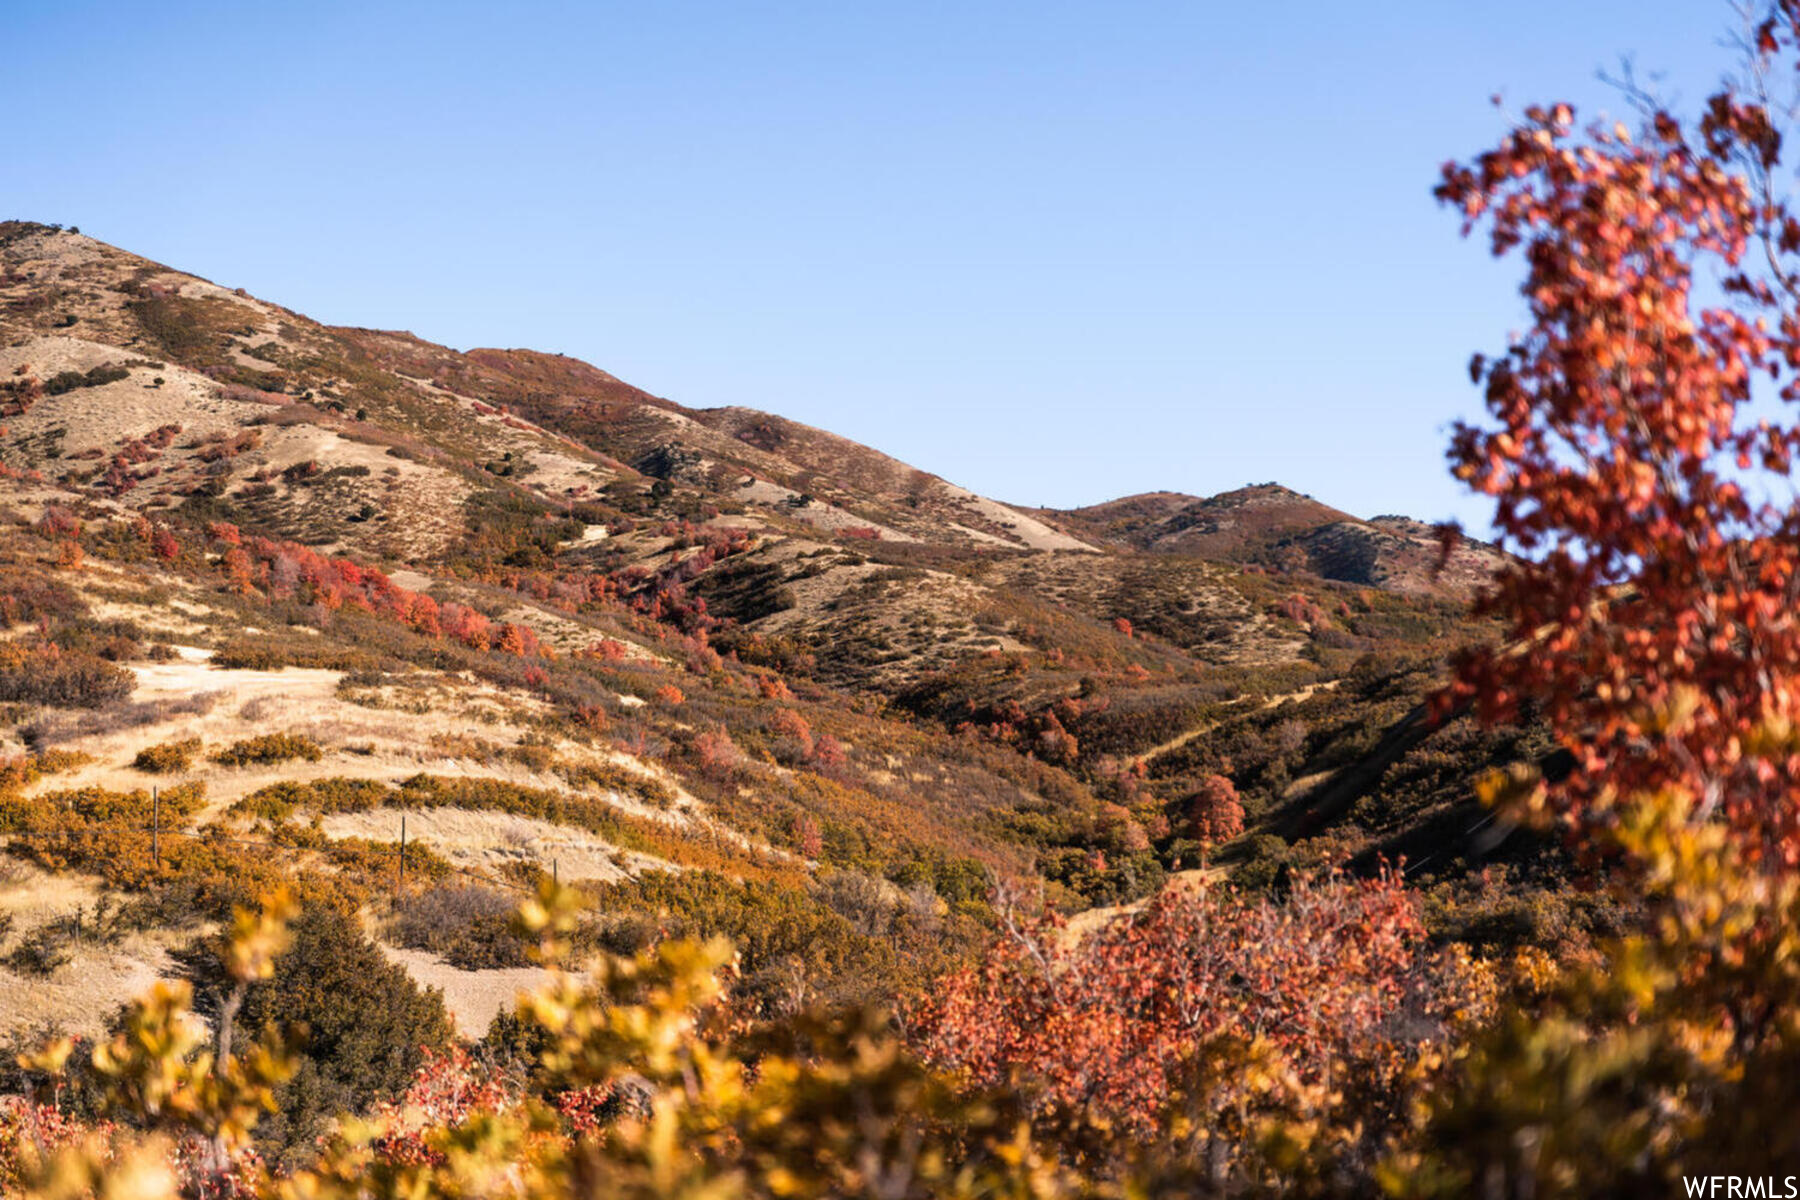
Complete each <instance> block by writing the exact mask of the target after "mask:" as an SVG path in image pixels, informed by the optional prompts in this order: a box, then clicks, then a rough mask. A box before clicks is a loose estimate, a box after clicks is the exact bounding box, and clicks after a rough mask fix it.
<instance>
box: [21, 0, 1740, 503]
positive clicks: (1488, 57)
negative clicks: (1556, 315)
mask: <svg viewBox="0 0 1800 1200" xmlns="http://www.w3.org/2000/svg"><path fill="white" fill-rule="evenodd" d="M1729 24H1730V10H1729V8H1728V6H1727V5H1726V4H1725V3H1724V2H1723V0H1716V2H1715V0H1578V2H1571V0H1507V2H1505V3H1499V2H1494V0H1382V2H1380V3H1364V4H1354V3H1344V2H1343V0H1294V2H1287V3H1275V2H1273V0H1236V2H1233V3H1215V2H1211V0H1187V2H1185V3H1178V2H1162V3H1150V2H1141V0H1088V2H1085V3H1058V2H1055V0H1033V2H1029V3H1024V2H1021V3H997V2H988V0H941V2H940V0H905V2H902V3H888V2H886V0H819V2H816V3H762V2H759V0H724V2H718V3H701V2H684V0H671V2H654V0H634V2H632V3H605V2H601V0H591V2H588V3H567V4H551V3H541V2H535V0H509V2H506V3H486V4H475V3H461V2H457V0H434V2H432V3H419V4H409V3H389V2H386V0H356V2H353V3H340V2H338V0H306V2H305V3H286V4H242V3H190V2H184V0H165V2H161V3H144V2H142V0H111V2H102V0H0V47H4V48H5V59H6V74H7V85H6V90H7V93H8V101H7V108H8V113H9V119H8V121H7V128H8V136H7V139H6V144H5V147H4V150H3V151H0V163H3V164H4V165H3V166H0V217H4V216H19V217H26V218H30V219H35V220H43V221H56V222H61V223H64V224H77V225H79V226H80V227H81V229H82V231H83V232H84V233H89V234H92V235H94V236H96V237H100V238H102V239H105V240H107V241H110V242H113V243H115V244H117V245H120V246H123V247H125V248H127V249H129V250H132V251H135V252H137V253H140V254H144V255H147V256H149V257H151V258H155V259H158V260H161V261H163V262H166V263H169V264H170V265H172V266H176V267H179V268H181V269H184V270H188V271H192V272H194V273H196V274H200V275H204V276H206V277H208V278H211V279H214V280H217V281H218V282H220V283H223V284H226V285H228V286H233V287H237V286H241V287H246V288H248V289H249V290H250V291H251V292H253V293H255V294H257V295H260V296H264V297H267V298H269V299H272V300H274V301H277V302H278V303H282V304H285V305H288V306H289V307H292V308H295V309H298V310H299V311H301V312H304V313H307V314H308V315H310V316H313V317H316V318H318V319H321V320H324V321H328V322H333V323H339V324H353V325H367V326H375V327H381V328H396V329H409V330H412V331H413V332H415V333H417V334H419V335H421V336H423V337H427V338H431V339H433V340H435V341H440V342H444V343H447V344H449V345H452V346H456V347H459V348H467V347H471V346H529V347H533V348H537V349H543V350H552V351H559V352H562V353H566V354H570V355H574V356H576V357H580V358H584V359H587V360H589V361H591V362H593V363H595V364H597V365H599V366H601V367H604V368H605V369H607V370H609V371H612V372H613V373H614V374H617V375H619V376H620V377H622V378H624V379H626V380H629V381H630V382H632V383H635V384H637V385H639V386H641V387H644V388H647V389H648V390H650V391H652V392H655V393H657V394H659V395H664V396H668V397H669V398H671V399H674V400H677V401H680V402H681V403H684V404H688V405H692V406H696V407H711V406H716V405H727V404H743V405H750V406H753V407H757V408H764V409H769V410H772V411H774V412H777V413H780V414H782V415H784V416H788V417H792V418H794V419H797V420H801V421H805V422H808V423H811V424H815V425H820V426H823V427H826V428H828V429H832V430H835V431H837V432H840V433H843V434H846V435H849V436H851V437H854V438H857V439H859V440H861V441H864V442H868V443H870V444H872V445H874V446H876V447H878V448H880V449H882V450H885V451H887V452H889V453H891V454H894V455H896V456H897V457H899V458H902V459H905V460H907V461H909V462H911V463H913V464H914V465H916V466H920V467H924V468H926V469H927V470H931V471H934V472H936V473H938V474H940V475H943V476H945V477H947V478H949V479H951V480H953V481H955V482H958V483H962V484H965V485H968V486H970V487H973V488H975V489H976V490H978V491H981V492H984V493H986V494H988V495H992V496H995V497H997V498H999V499H1003V500H1008V501H1012V502H1015V503H1021V504H1050V505H1057V506H1073V505H1079V504H1088V503H1093V502H1096V501H1099V500H1103V499H1108V498H1111V497H1114V496H1118V495H1123V494H1127V493H1131V492H1140V491H1150V490H1157V489H1170V490H1179V491H1189V492H1195V493H1200V494H1208V493H1212V492H1216V491H1221V490H1224V489H1227V488H1231V487H1236V486H1239V485H1241V484H1244V483H1247V482H1261V481H1264V480H1279V481H1280V482H1283V483H1286V484H1288V485H1290V486H1292V487H1295V488H1298V489H1300V490H1302V491H1306V492H1310V493H1312V494H1313V495H1315V496H1318V497H1319V498H1320V499H1323V500H1326V501H1328V502H1330V503H1333V504H1336V505H1337V506H1339V507H1341V508H1345V509H1348V510H1350V511H1352V512H1356V513H1358V514H1361V515H1365V516H1369V515H1375V514H1377V513H1384V512H1404V513H1407V514H1410V515H1414V516H1419V517H1424V518H1430V519H1435V518H1440V517H1445V516H1451V515H1460V516H1462V517H1463V518H1464V519H1466V520H1470V521H1471V522H1472V523H1474V524H1475V525H1477V526H1479V525H1480V524H1481V523H1482V522H1481V520H1480V517H1481V514H1482V513H1483V511H1484V507H1483V506H1482V505H1480V504H1479V503H1476V502H1474V501H1472V500H1470V499H1467V498H1464V497H1462V496H1461V494H1460V492H1459V490H1458V488H1457V487H1456V486H1455V485H1454V484H1453V482H1452V481H1450V480H1449V479H1448V477H1447V475H1446V474H1445V470H1444V466H1443V457H1442V456H1443V447H1444V443H1445V437H1446V434H1445V428H1446V425H1447V423H1448V421H1449V420H1450V419H1451V418H1453V417H1454V416H1456V415H1457V414H1459V413H1468V412H1471V411H1473V410H1474V407H1475V405H1476V397H1475V395H1474V393H1473V391H1472V389H1471V388H1470V386H1469V383H1468V378H1467V374H1466V370H1465V367H1466V363H1467V360H1468V357H1469V355H1470V353H1471V352H1472V351H1474V350H1477V349H1485V350H1492V349H1496V348H1498V347H1499V346H1500V345H1502V344H1503V339H1504V336H1505V333H1506V331H1507V330H1508V329H1509V328H1510V327H1512V325H1513V324H1514V323H1515V320H1516V314H1517V312H1518V304H1517V301H1516V296H1515V294H1514V287H1515V283H1516V279H1517V275H1518V269H1517V267H1516V266H1513V267H1504V268H1502V267H1496V266H1495V265H1494V264H1493V263H1491V262H1490V261H1489V260H1488V259H1487V257H1486V253H1485V251H1484V250H1483V249H1481V248H1480V247H1479V246H1477V245H1475V244H1472V243H1463V242H1461V241H1459V240H1458V237H1457V223H1456V221H1455V219H1454V218H1453V217H1452V216H1451V215H1450V214H1448V213H1446V212H1442V211H1440V210H1438V209H1437V207H1436V206H1435V204H1434V202H1433V201H1432V200H1431V197H1430V189H1431V185H1432V183H1433V181H1434V178H1435V175H1436V171H1437V168H1438V166H1439V164H1440V163H1442V162H1443V161H1444V160H1445V159H1447V158H1451V157H1462V156H1466V155H1468V154H1470V153H1473V152H1475V151H1478V150H1480V149H1483V148H1485V147H1486V146H1488V145H1489V144H1490V143H1491V142H1492V141H1493V140H1494V138H1495V137H1496V135H1497V134H1498V133H1499V132H1500V130H1501V129H1502V128H1503V124H1502V118H1501V115H1500V114H1499V113H1497V112H1496V111H1495V110H1494V109H1493V107H1492V106H1491V105H1490V104H1489V102H1488V97H1489V96H1490V95H1491V94H1492V93H1494V92H1501V93H1503V94H1504V95H1505V96H1506V98H1507V100H1508V103H1509V104H1513V105H1514V106H1515V107H1523V106H1524V105H1525V104H1527V103H1530V102H1532V101H1535V100H1547V99H1556V98H1568V99H1572V100H1575V101H1577V102H1583V101H1585V102H1586V103H1587V104H1588V105H1589V106H1590V107H1589V108H1588V109H1587V110H1586V111H1590V112H1591V111H1592V107H1591V106H1593V105H1596V104H1605V105H1607V106H1610V107H1613V108H1619V107H1622V106H1621V105H1620V104H1619V102H1618V100H1617V97H1616V96H1615V95H1613V94H1612V93H1611V92H1609V91H1608V90H1607V89H1606V88H1605V87H1603V86H1602V85H1600V84H1598V83H1597V82H1596V81H1595V79H1594V73H1595V71H1596V69H1597V68H1601V67H1608V66H1612V65H1615V64H1616V63H1617V62H1618V59H1619V56H1620V55H1621V54H1629V55H1631V56H1632V57H1633V58H1634V60H1635V62H1636V63H1637V65H1638V67H1639V70H1640V71H1641V72H1642V71H1648V70H1655V69H1667V70H1668V71H1669V85H1670V87H1671V88H1672V89H1673V90H1674V91H1675V92H1676V93H1677V94H1679V95H1680V96H1681V97H1682V98H1684V99H1686V100H1688V101H1690V102H1697V101H1698V100H1700V99H1701V98H1702V97H1703V96H1704V94H1705V89H1706V88H1707V87H1709V86H1710V85H1711V84H1712V82H1713V81H1714V80H1715V79H1716V78H1717V76H1718V74H1719V72H1720V70H1722V69H1723V68H1724V67H1725V66H1727V65H1728V64H1729V55H1728V53H1727V52H1726V51H1724V50H1722V49H1721V48H1720V46H1719V39H1720V38H1721V36H1722V35H1723V34H1724V33H1725V32H1727V29H1728V26H1729Z"/></svg>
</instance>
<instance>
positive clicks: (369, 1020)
mask: <svg viewBox="0 0 1800 1200" xmlns="http://www.w3.org/2000/svg"><path fill="white" fill-rule="evenodd" d="M291 933H292V938H293V940H292V942H291V944H290V945H289V948H288V950H287V952H286V953H285V954H283V955H282V956H281V957H280V958H279V959H277V960H276V963H275V974H274V976H273V977H272V978H270V979H269V980H267V981H265V982H262V983H258V984H256V985H255V986H253V987H252V988H251V989H250V992H249V994H248V996H247V997H246V998H245V1001H244V1006H243V1009H242V1011H241V1012H240V1013H239V1015H238V1027H239V1028H240V1029H244V1030H259V1029H261V1028H263V1026H264V1025H265V1024H267V1023H269V1022H280V1023H285V1024H288V1025H294V1024H304V1025H305V1027H306V1029H307V1031H308V1037H307V1042H306V1048H305V1051H304V1055H303V1058H302V1061H301V1064H300V1069H299V1071H298V1072H297V1073H296V1074H295V1076H294V1078H293V1079H292V1080H291V1081H289V1082H288V1083H287V1084H285V1085H284V1086H283V1087H282V1088H281V1089H279V1092H278V1094H277V1101H278V1105H277V1107H278V1112H277V1114H276V1115H275V1116H274V1117H272V1118H268V1119H265V1120H264V1121H263V1123H262V1124H261V1125H259V1126H258V1127H257V1135H258V1139H259V1140H260V1141H262V1142H263V1144H264V1146H265V1148H266V1149H267V1150H269V1151H272V1152H273V1154H272V1157H275V1158H277V1159H279V1158H280V1157H281V1156H282V1155H283V1154H284V1153H285V1152H287V1151H290V1150H298V1149H310V1148H311V1146H312V1143H313V1140H314V1139H315V1138H317V1137H318V1136H320V1135H321V1134H322V1133H324V1132H325V1131H326V1129H327V1128H328V1127H329V1125H330V1123H331V1122H332V1121H333V1120H334V1119H335V1118H336V1117H337V1116H338V1115H339V1114H342V1113H354V1112H362V1111H365V1110H367V1109H368V1107H369V1106H370V1105H371V1104H374V1103H376V1102H377V1101H380V1100H384V1099H387V1098H390V1097H393V1096H395V1095H398V1094H399V1093H400V1092H402V1091H404V1090H405V1088H406V1086H407V1084H408V1083H409V1082H410V1081H411V1079H412V1076H413V1073H414V1072H415V1071H417V1070H418V1068H419V1067H420V1065H421V1064H422V1063H423V1062H424V1061H425V1051H426V1050H427V1049H430V1050H441V1049H443V1048H444V1047H445V1046H446V1045H448V1044H449V1042H450V1038H451V1026H450V1018H449V1015H448V1014H447V1013H446V1012H445V1010H444V1000H443V995H442V994H441V993H440V992H438V991H437V990H436V989H432V990H430V991H425V990H421V989H420V988H419V986H418V985H417V984H415V983H414V982H413V981H412V980H411V978H409V977H408V976H407V974H406V971H405V970H404V969H402V968H401V967H399V966H397V965H395V964H394V963H391V962H389V961H388V960H387V959H386V958H385V957H383V956H382V953H381V951H380V950H379V949H377V948H376V946H375V944H374V943H373V942H371V941H369V939H368V938H367V937H365V936H364V935H363V932H362V929H361V928H360V927H359V926H358V924H357V922H356V920H355V918H354V917H353V916H350V915H348V914H345V913H341V912H337V911H334V910H332V909H330V908H322V907H318V906H309V907H307V908H304V909H303V910H302V911H301V914H300V916H299V917H298V918H297V919H296V920H295V921H294V923H293V925H292V927H291ZM221 950H222V946H221V945H220V944H219V943H217V942H214V943H212V944H211V945H209V946H207V947H205V948H202V949H199V950H197V952H195V953H192V954H190V955H189V956H188V959H189V968H190V973H191V974H192V976H193V977H194V982H195V984H196V985H197V986H196V988H195V991H196V993H197V994H199V995H201V996H207V995H219V994H223V993H226V992H229V991H230V985H229V982H228V980H227V978H226V975H225V971H224V966H223V963H222V962H221V961H220V951H221ZM208 1015H211V1014H208Z"/></svg>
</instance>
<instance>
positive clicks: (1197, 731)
mask: <svg viewBox="0 0 1800 1200" xmlns="http://www.w3.org/2000/svg"><path fill="white" fill-rule="evenodd" d="M1340 682H1341V681H1340V680H1336V679H1333V680H1330V681H1328V682H1326V683H1309V684H1307V685H1306V686H1305V687H1303V688H1301V689H1300V690H1299V691H1297V692H1283V693H1282V694H1281V695H1279V696H1270V697H1269V698H1268V699H1266V700H1264V701H1263V703H1262V707H1263V708H1264V709H1265V710H1266V709H1271V708H1279V707H1280V706H1281V705H1283V704H1286V703H1287V702H1288V701H1289V700H1310V699H1312V698H1313V696H1315V695H1317V694H1318V693H1319V692H1330V691H1335V690H1337V685H1338V684H1339V683H1340ZM1249 699H1251V697H1249V696H1239V697H1238V698H1237V699H1235V700H1232V701H1230V702H1229V703H1231V704H1233V705H1238V704H1242V703H1244V702H1245V701H1246V700H1249ZM1220 724H1221V722H1219V721H1208V722H1206V723H1205V724H1204V725H1196V726H1195V727H1194V728H1192V729H1190V730H1188V731H1187V732H1186V733H1181V734H1177V735H1176V736H1174V737H1172V738H1170V739H1169V740H1168V741H1166V742H1163V743H1162V744H1161V745H1158V746H1152V747H1150V749H1148V750H1146V751H1144V752H1143V753H1142V754H1138V755H1135V756H1133V758H1132V759H1131V761H1132V763H1133V764H1134V765H1135V764H1137V763H1147V762H1149V761H1150V760H1151V759H1153V758H1161V757H1162V756H1163V755H1165V754H1169V753H1171V752H1173V751H1176V750H1179V749H1181V748H1182V747H1183V746H1185V745H1187V744H1188V743H1189V742H1191V741H1193V740H1194V739H1195V738H1198V737H1205V736H1206V735H1207V734H1209V733H1211V732H1212V731H1213V730H1215V729H1217V728H1218V727H1219V725H1220Z"/></svg>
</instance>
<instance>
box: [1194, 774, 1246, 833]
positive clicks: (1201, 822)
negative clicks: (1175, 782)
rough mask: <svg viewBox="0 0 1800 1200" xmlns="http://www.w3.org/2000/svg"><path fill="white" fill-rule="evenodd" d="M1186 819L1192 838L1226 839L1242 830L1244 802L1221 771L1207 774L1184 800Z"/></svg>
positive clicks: (1234, 786)
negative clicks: (1197, 787) (1196, 788)
mask: <svg viewBox="0 0 1800 1200" xmlns="http://www.w3.org/2000/svg"><path fill="white" fill-rule="evenodd" d="M1187 819H1188V828H1189V829H1190V830H1191V831H1192V832H1193V835H1194V840H1195V841H1200V842H1207V843H1213V842H1228V841H1230V840H1231V839H1232V838H1234V837H1236V836H1237V835H1238V834H1240V833H1242V832H1244V805H1243V802H1242V801H1240V800H1239V799H1238V790H1237V787H1236V785H1234V784H1233V783H1232V782H1231V780H1229V779H1227V778H1225V776H1223V775H1208V776H1207V777H1206V778H1205V779H1203V780H1201V781H1200V787H1199V789H1198V790H1197V791H1195V792H1194V794H1193V796H1192V797H1190V798H1189V800H1188V803H1187Z"/></svg>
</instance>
